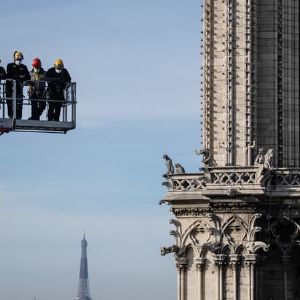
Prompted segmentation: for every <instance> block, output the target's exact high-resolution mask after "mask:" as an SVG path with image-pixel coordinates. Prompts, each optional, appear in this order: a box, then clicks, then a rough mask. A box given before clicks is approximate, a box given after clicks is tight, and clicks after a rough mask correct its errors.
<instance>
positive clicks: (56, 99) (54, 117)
mask: <svg viewBox="0 0 300 300" xmlns="http://www.w3.org/2000/svg"><path fill="white" fill-rule="evenodd" d="M45 78H46V80H47V81H48V89H49V109H48V121H59V115H60V111H61V107H62V105H63V102H64V101H66V100H65V95H64V90H65V89H66V88H67V87H68V85H69V83H70V82H71V76H70V74H69V72H68V70H67V69H66V68H65V67H64V63H63V61H62V60H61V59H57V60H56V61H55V63H54V67H53V68H50V69H49V70H48V71H47V73H46V76H45Z"/></svg>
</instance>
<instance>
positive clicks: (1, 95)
mask: <svg viewBox="0 0 300 300" xmlns="http://www.w3.org/2000/svg"><path fill="white" fill-rule="evenodd" d="M0 63H1V59H0ZM4 79H6V72H5V69H4V68H3V67H1V66H0V100H1V102H0V105H1V106H2V105H3V104H2V103H3V102H2V101H3V98H4V89H3V86H2V84H1V80H4ZM1 106H0V108H1Z"/></svg>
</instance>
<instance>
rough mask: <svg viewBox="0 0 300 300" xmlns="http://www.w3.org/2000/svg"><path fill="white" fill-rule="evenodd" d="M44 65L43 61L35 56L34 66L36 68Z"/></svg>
mask: <svg viewBox="0 0 300 300" xmlns="http://www.w3.org/2000/svg"><path fill="white" fill-rule="evenodd" d="M41 65H42V62H41V60H40V59H39V58H37V57H36V58H34V59H33V61H32V66H33V67H34V68H36V69H39V68H40V67H41Z"/></svg>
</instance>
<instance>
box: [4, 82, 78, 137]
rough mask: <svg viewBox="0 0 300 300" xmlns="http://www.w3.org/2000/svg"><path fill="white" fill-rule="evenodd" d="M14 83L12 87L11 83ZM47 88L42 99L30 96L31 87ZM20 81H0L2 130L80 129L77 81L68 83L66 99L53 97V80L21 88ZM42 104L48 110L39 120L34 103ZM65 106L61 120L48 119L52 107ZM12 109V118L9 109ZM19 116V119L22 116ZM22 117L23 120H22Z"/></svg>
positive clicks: (44, 89)
mask: <svg viewBox="0 0 300 300" xmlns="http://www.w3.org/2000/svg"><path fill="white" fill-rule="evenodd" d="M8 82H11V84H10V87H9V88H8V87H7V83H8ZM37 84H39V85H41V84H42V85H43V88H42V95H41V96H39V97H40V98H35V97H32V96H30V87H32V86H34V85H37ZM17 85H18V83H17V82H16V80H11V79H7V80H2V81H0V131H2V132H5V131H22V130H23V131H63V132H66V131H68V130H70V129H74V128H75V126H76V103H77V99H76V82H72V83H69V84H67V86H66V88H65V89H64V90H63V94H64V99H65V100H57V99H53V98H51V89H50V87H49V81H26V82H24V83H22V85H21V86H20V85H19V86H17ZM34 102H39V103H40V104H43V106H44V107H45V108H44V109H43V111H42V112H41V115H40V118H39V119H38V120H33V119H30V117H32V114H31V112H32V104H33V103H34ZM51 103H57V104H58V103H61V112H60V116H59V121H53V120H48V112H49V105H50V106H51ZM9 106H10V107H11V108H12V112H11V113H10V115H9V109H8V107H9ZM18 114H19V116H18ZM20 114H21V115H22V117H20Z"/></svg>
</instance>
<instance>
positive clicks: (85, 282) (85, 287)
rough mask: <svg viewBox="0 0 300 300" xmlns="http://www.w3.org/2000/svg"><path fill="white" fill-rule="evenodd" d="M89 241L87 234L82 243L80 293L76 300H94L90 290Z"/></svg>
mask: <svg viewBox="0 0 300 300" xmlns="http://www.w3.org/2000/svg"><path fill="white" fill-rule="evenodd" d="M87 245H88V244H87V241H86V239H85V234H84V236H83V239H82V241H81V260H80V272H79V284H78V292H77V296H76V298H75V300H92V298H91V294H90V288H89V274H88V262H87V251H86V248H87Z"/></svg>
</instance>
